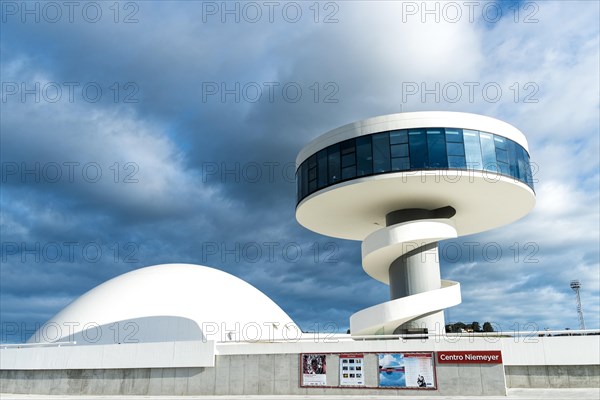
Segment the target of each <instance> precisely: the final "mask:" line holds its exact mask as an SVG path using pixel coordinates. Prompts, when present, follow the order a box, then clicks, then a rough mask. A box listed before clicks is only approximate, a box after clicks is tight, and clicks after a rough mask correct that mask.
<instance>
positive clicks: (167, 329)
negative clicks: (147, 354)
mask: <svg viewBox="0 0 600 400" xmlns="http://www.w3.org/2000/svg"><path fill="white" fill-rule="evenodd" d="M299 336H300V329H299V328H298V327H297V326H296V324H294V322H293V321H292V320H291V319H290V317H289V316H288V315H287V314H286V313H285V312H284V311H283V310H282V309H281V308H280V307H279V306H278V305H277V304H275V303H274V302H273V301H272V300H271V299H269V298H268V297H267V296H266V295H265V294H264V293H262V292H261V291H260V290H258V289H256V288H255V287H253V286H252V285H250V284H248V283H247V282H245V281H243V280H241V279H239V278H237V277H235V276H233V275H230V274H228V273H226V272H223V271H220V270H217V269H214V268H209V267H204V266H200V265H192V264H163V265H156V266H152V267H146V268H141V269H138V270H135V271H132V272H128V273H126V274H123V275H120V276H117V277H116V278H113V279H111V280H109V281H107V282H105V283H103V284H101V285H99V286H97V287H95V288H94V289H92V290H90V291H89V292H87V293H85V294H84V295H82V296H81V297H79V298H78V299H76V300H75V301H73V302H72V303H71V304H69V305H68V306H67V307H65V308H64V309H63V310H62V311H60V312H59V313H58V314H56V315H55V316H54V317H53V318H51V319H50V320H49V321H48V322H46V323H45V324H44V325H43V326H42V327H41V328H40V329H39V330H38V331H37V332H36V334H34V335H33V336H32V337H31V339H30V340H29V341H30V342H55V341H74V340H75V341H77V342H78V343H81V342H82V341H83V342H84V343H83V344H93V343H95V344H98V343H115V342H117V343H130V342H156V341H177V340H216V341H235V340H250V341H256V340H273V339H281V338H295V337H299ZM86 342H87V343H86Z"/></svg>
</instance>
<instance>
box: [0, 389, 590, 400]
mask: <svg viewBox="0 0 600 400" xmlns="http://www.w3.org/2000/svg"><path fill="white" fill-rule="evenodd" d="M414 398H418V399H422V400H441V399H448V400H473V399H476V398H481V397H474V396H368V395H367V396H365V395H362V396H361V395H357V396H337V395H334V396H323V395H318V396H304V395H302V396H77V395H75V396H64V395H62V396H45V395H33V394H31V395H28V394H7V393H0V399H1V400H59V399H68V400H125V399H127V400H131V399H134V400H145V399H148V400H229V399H231V400H348V399H356V400H374V399H390V400H399V399H402V400H405V399H414ZM484 398H485V399H486V400H501V399H519V400H529V399H531V400H539V399H559V400H560V399H580V400H583V399H586V400H587V399H594V400H598V399H600V388H584V389H508V396H506V397H503V396H486V397H484Z"/></svg>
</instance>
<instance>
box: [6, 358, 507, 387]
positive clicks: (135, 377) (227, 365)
mask: <svg viewBox="0 0 600 400" xmlns="http://www.w3.org/2000/svg"><path fill="white" fill-rule="evenodd" d="M366 356H369V357H366V358H365V379H366V383H367V385H373V386H376V385H377V374H378V369H377V361H376V359H377V357H376V355H375V354H367V355H366ZM328 357H330V358H328V359H327V364H328V373H327V383H328V385H332V386H334V385H337V384H338V383H339V376H338V374H339V370H338V362H337V358H338V357H337V356H333V355H330V356H328ZM436 370H437V381H438V390H398V389H377V388H374V389H351V388H344V389H341V388H318V387H311V388H304V387H300V357H299V355H298V354H253V355H229V356H217V357H216V363H215V366H214V367H213V368H210V367H207V368H153V369H142V368H138V369H104V370H21V371H10V370H2V371H0V392H1V393H30V394H94V395H113V394H114V395H116V394H121V395H242V394H243V395H277V394H280V395H302V394H315V395H318V394H324V393H328V394H354V395H408V396H419V395H427V396H431V395H446V396H448V395H504V394H506V390H505V381H504V370H503V367H502V365H500V364H497V365H447V364H446V365H438V366H437V368H436Z"/></svg>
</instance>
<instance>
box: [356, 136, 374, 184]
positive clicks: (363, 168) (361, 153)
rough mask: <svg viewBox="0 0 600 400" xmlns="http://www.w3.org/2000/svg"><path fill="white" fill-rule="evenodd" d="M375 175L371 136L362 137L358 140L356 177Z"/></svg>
mask: <svg viewBox="0 0 600 400" xmlns="http://www.w3.org/2000/svg"><path fill="white" fill-rule="evenodd" d="M372 173H373V153H372V150H371V136H361V137H359V138H357V139H356V175H357V176H364V175H371V174H372Z"/></svg>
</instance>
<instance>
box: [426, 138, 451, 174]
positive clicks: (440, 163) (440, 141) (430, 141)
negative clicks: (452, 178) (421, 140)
mask: <svg viewBox="0 0 600 400" xmlns="http://www.w3.org/2000/svg"><path fill="white" fill-rule="evenodd" d="M427 151H428V153H429V167H430V168H448V156H447V155H446V137H445V135H444V131H443V130H441V129H428V130H427Z"/></svg>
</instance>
